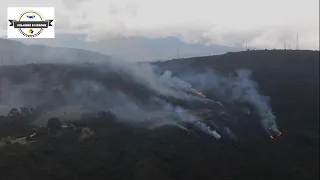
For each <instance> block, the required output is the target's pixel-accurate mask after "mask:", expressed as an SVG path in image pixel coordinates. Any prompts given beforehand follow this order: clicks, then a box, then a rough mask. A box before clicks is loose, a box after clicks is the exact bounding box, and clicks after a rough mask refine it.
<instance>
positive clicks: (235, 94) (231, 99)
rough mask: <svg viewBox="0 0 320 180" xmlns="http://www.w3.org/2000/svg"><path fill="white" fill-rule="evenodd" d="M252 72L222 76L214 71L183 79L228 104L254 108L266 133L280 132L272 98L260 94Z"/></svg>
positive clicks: (239, 72) (238, 71) (243, 71)
mask: <svg viewBox="0 0 320 180" xmlns="http://www.w3.org/2000/svg"><path fill="white" fill-rule="evenodd" d="M250 76H251V71H250V70H245V69H241V70H237V71H236V76H222V75H219V74H218V73H216V72H214V71H210V72H205V73H200V74H197V75H192V76H186V77H184V78H183V79H185V80H186V81H188V82H190V83H191V84H195V86H196V87H199V88H200V89H203V90H206V91H209V89H210V93H212V94H213V95H214V96H215V97H217V98H219V99H221V100H223V101H224V102H227V103H242V104H244V105H249V106H251V107H252V108H253V110H254V111H255V112H256V114H258V115H259V117H260V123H261V125H262V127H263V128H264V129H265V130H266V132H268V133H270V131H274V132H279V130H278V128H277V125H276V116H275V115H274V114H273V112H272V108H271V106H270V104H269V100H270V98H269V97H267V96H263V95H261V94H260V93H259V90H258V85H257V83H255V82H254V81H252V80H251V79H250Z"/></svg>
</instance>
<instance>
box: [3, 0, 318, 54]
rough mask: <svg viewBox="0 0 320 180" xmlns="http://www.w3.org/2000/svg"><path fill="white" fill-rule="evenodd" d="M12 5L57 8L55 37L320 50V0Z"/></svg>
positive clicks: (99, 0)
mask: <svg viewBox="0 0 320 180" xmlns="http://www.w3.org/2000/svg"><path fill="white" fill-rule="evenodd" d="M8 6H54V7H55V14H56V16H55V17H56V18H55V19H56V21H55V22H56V33H72V34H74V33H78V34H85V35H86V36H87V40H91V41H96V40H101V39H108V38H112V37H118V36H143V37H151V38H160V37H165V36H175V37H178V38H180V39H182V40H183V41H185V42H188V43H192V42H200V43H204V44H205V43H209V44H219V45H227V46H244V44H245V42H247V43H248V46H250V47H255V48H282V47H283V46H284V44H285V43H286V44H290V46H291V47H294V46H295V41H296V33H297V32H299V34H300V39H299V40H300V47H301V48H303V49H319V0H28V1H25V0H24V1H22V0H10V1H3V2H1V7H0V13H1V14H0V18H1V19H2V23H1V29H3V31H2V33H5V29H6V26H7V19H6V8H7V7H8Z"/></svg>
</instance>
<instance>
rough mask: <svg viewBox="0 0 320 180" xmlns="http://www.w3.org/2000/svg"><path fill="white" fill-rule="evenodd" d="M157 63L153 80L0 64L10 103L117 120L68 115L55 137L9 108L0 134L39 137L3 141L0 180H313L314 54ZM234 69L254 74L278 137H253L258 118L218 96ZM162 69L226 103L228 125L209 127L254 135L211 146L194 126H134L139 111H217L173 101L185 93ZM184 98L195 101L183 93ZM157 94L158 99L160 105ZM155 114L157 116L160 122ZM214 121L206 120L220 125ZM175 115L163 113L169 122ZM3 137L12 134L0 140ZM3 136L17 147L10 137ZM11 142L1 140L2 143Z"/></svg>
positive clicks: (118, 71) (124, 73) (134, 72)
mask: <svg viewBox="0 0 320 180" xmlns="http://www.w3.org/2000/svg"><path fill="white" fill-rule="evenodd" d="M154 65H156V66H157V67H159V69H156V70H157V71H159V74H162V76H160V77H161V78H159V79H157V78H156V77H157V75H158V74H152V73H150V72H149V69H143V68H142V69H140V68H137V69H135V68H131V67H130V68H129V67H125V68H110V67H109V66H107V67H108V68H107V67H105V66H102V65H101V66H94V65H92V66H87V65H86V66H74V65H52V64H35V65H24V66H5V67H1V68H0V77H6V81H7V82H10V83H7V82H6V83H7V84H9V85H10V86H8V87H9V88H8V87H7V88H8V89H9V90H7V89H4V90H3V91H6V92H7V93H8V94H10V93H11V92H15V93H13V95H12V96H7V97H21V98H12V99H11V100H12V102H24V103H26V102H27V103H29V104H30V105H36V104H37V103H38V102H41V103H42V102H47V103H48V102H49V106H45V105H43V104H40V107H42V108H47V109H54V108H57V107H59V106H65V105H68V104H69V103H71V102H73V103H76V104H83V105H87V106H89V107H91V106H94V105H99V106H100V107H103V108H102V109H104V110H105V109H106V110H110V111H111V112H112V113H115V115H116V116H115V118H114V117H110V116H105V115H103V113H102V115H101V113H100V115H99V117H98V118H97V117H94V116H87V117H85V118H84V120H83V121H82V120H81V121H79V120H77V119H74V120H72V121H71V123H73V125H74V126H75V130H71V131H70V130H68V129H67V130H65V132H63V130H61V131H62V133H61V134H60V135H59V136H52V134H50V133H48V132H50V131H51V129H50V128H51V127H49V125H48V124H47V126H46V127H37V125H36V124H32V123H31V124H29V122H33V121H34V119H36V118H33V117H34V114H37V113H29V115H28V116H26V115H23V113H22V112H23V111H22V110H21V113H20V114H19V112H17V111H14V112H16V115H12V114H14V113H12V111H11V113H9V114H8V115H7V116H0V123H1V124H0V130H1V128H2V132H5V131H3V129H5V130H6V133H9V134H10V135H11V136H12V131H11V132H10V131H9V132H8V129H9V128H8V127H10V128H12V129H14V130H13V131H17V134H16V135H15V136H16V138H19V137H22V134H25V136H26V137H28V138H31V136H29V135H30V134H32V133H33V132H34V129H36V128H38V129H39V130H37V133H38V134H41V133H40V130H43V128H44V131H41V132H42V135H39V137H37V136H36V138H35V139H32V138H31V140H34V141H35V142H33V143H31V144H30V145H25V144H23V143H20V144H19V143H8V144H7V145H3V147H2V148H0V162H1V163H0V174H1V179H4V180H7V179H8V180H9V179H21V180H25V179H48V180H51V179H52V180H53V179H76V180H85V179H136V180H144V179H145V180H147V179H155V180H157V179H159V180H173V179H183V180H193V179H199V180H202V179H204V180H205V179H208V180H209V179H221V180H223V179H225V180H230V179H261V180H269V179H270V180H275V179H281V180H283V179H297V180H300V179H306V180H307V179H308V180H309V179H310V180H313V179H318V178H319V163H318V158H319V110H318V109H319V102H318V100H319V52H318V51H282V50H266V51H247V52H237V53H227V54H224V55H218V56H207V57H194V58H188V59H176V60H170V61H166V62H157V63H154ZM127 68H128V69H127ZM237 69H250V70H251V71H252V75H251V76H252V79H254V80H255V81H256V82H257V84H258V86H259V92H261V94H263V95H265V96H269V97H270V103H271V107H272V111H273V112H274V114H275V116H276V121H277V124H278V127H279V129H280V130H281V132H282V133H283V135H281V136H279V137H276V138H274V139H271V138H268V135H267V134H266V133H262V135H261V136H260V134H257V133H256V132H260V133H261V132H262V131H263V130H262V128H261V127H260V124H259V123H251V122H257V120H258V118H257V117H255V116H254V115H252V114H253V113H252V114H251V113H249V115H248V114H245V113H241V112H238V111H237V110H239V109H241V108H243V107H246V105H243V104H241V105H239V104H237V103H234V104H232V103H231V104H230V102H229V101H227V100H226V99H223V98H224V97H227V96H231V94H228V92H229V91H226V92H227V93H226V95H225V96H217V92H215V91H214V90H215V88H216V83H214V82H216V81H218V80H221V79H222V80H225V79H227V80H230V79H231V80H233V79H236V78H234V76H235V74H236V73H235V71H236V70H237ZM101 70H102V71H101ZM164 70H171V71H172V73H173V74H174V75H177V76H178V77H179V78H180V79H182V80H185V81H186V82H189V83H190V84H191V85H193V87H194V88H196V89H198V90H200V91H201V92H202V93H204V94H205V95H206V96H207V97H206V99H218V100H219V101H220V102H221V103H222V104H223V105H222V107H224V108H223V110H225V109H226V111H225V112H226V113H225V115H226V117H227V118H226V121H215V120H212V121H213V122H214V123H218V122H220V123H221V122H223V123H222V124H224V125H226V126H229V124H228V123H227V122H229V121H231V123H234V121H235V120H234V119H238V121H240V122H243V123H242V125H243V126H242V127H241V128H240V129H241V130H242V131H241V132H242V133H243V134H241V133H240V134H237V135H238V136H239V137H242V136H243V137H246V138H247V137H250V136H253V137H255V138H252V139H254V140H252V141H246V142H242V141H230V140H229V139H224V138H222V139H221V140H217V139H215V138H213V136H211V135H209V134H206V133H204V132H203V131H201V130H199V129H197V128H195V127H194V123H188V122H184V121H182V123H178V124H175V126H172V125H170V123H172V122H170V123H168V124H166V123H164V125H159V123H156V124H155V125H157V126H158V127H156V128H150V127H149V126H148V127H149V128H145V127H144V126H139V123H143V121H141V120H142V118H143V117H145V116H142V114H146V115H147V117H148V118H149V120H152V118H158V117H159V116H160V122H163V120H166V119H161V116H162V115H164V114H162V112H161V111H160V110H165V108H169V109H170V108H172V106H175V105H177V104H178V105H179V106H181V107H183V108H189V107H192V108H194V109H192V108H190V109H191V112H192V113H194V114H205V111H207V110H201V109H200V110H199V108H198V107H197V106H198V104H197V103H199V101H200V102H201V103H199V104H200V105H201V106H205V108H207V109H209V110H211V112H213V114H214V115H215V113H217V112H215V111H214V110H215V109H217V107H218V106H213V104H210V103H207V102H206V101H205V102H206V103H202V102H203V98H202V99H201V98H200V97H197V98H196V99H192V100H189V99H179V97H180V96H179V95H181V94H184V90H185V89H179V88H180V84H179V83H180V81H178V80H177V79H175V78H174V77H170V78H168V76H166V75H168V74H166V73H163V71H164ZM209 70H216V71H218V74H221V76H220V75H217V74H214V75H213V74H210V73H211V72H207V71H209ZM153 76H154V77H153ZM165 77H166V78H168V79H169V80H170V82H171V81H172V82H174V84H169V85H170V88H167V85H168V84H165V85H163V86H160V85H159V84H161V83H159V82H163V81H162V80H168V79H166V78H165ZM219 78H220V79H219ZM150 79H151V80H150ZM149 80H150V81H149ZM159 80H161V81H159ZM169 80H168V81H169ZM173 80H176V81H173ZM166 82H167V81H166ZM236 82H237V81H236ZM240 82H242V81H240ZM157 83H159V84H157ZM172 85H173V87H172ZM232 85H234V84H232ZM17 87H18V88H17ZM84 87H87V88H84ZM181 87H184V86H181ZM10 88H11V89H10ZM82 88H83V89H82ZM245 88H246V86H244V89H245ZM17 89H19V90H21V91H18V90H17ZM176 89H178V90H177V92H178V93H177V94H176V93H171V90H172V91H173V92H176ZM168 90H170V91H168ZM227 90H230V89H227ZM231 90H232V89H231ZM119 92H121V93H123V94H125V96H123V94H120V93H119ZM188 93H189V92H188ZM150 97H151V98H150ZM185 97H194V96H189V95H187V94H185ZM258 97H259V98H261V97H262V96H258ZM153 98H159V99H160V101H159V99H157V100H154V99H153ZM161 98H162V99H161ZM199 99H200V100H199ZM7 100H8V99H7ZM9 100H10V98H9ZM19 100H23V101H19ZM161 100H163V101H164V102H166V103H165V106H160V107H161V108H162V109H161V108H160V109H159V106H156V105H155V104H157V103H158V104H161V102H163V101H161ZM127 102H129V103H127ZM209 102H210V101H209ZM32 103H34V104H32ZM24 105H25V104H24ZM72 105H74V104H72ZM116 105H120V106H121V107H126V108H127V109H125V110H126V111H123V109H121V108H120V109H119V108H118V107H117V108H115V107H116ZM169 105H170V106H169ZM200 105H199V106H200ZM215 105H216V103H215ZM129 107H130V108H129ZM17 108H18V107H17ZM210 108H211V109H210ZM234 109H236V110H234ZM249 109H250V108H249ZM155 110H156V111H155ZM34 111H35V112H37V111H38V109H36V110H34ZM32 112H33V111H32ZM133 112H135V113H133ZM156 112H159V113H158V114H157V116H155V114H156ZM218 112H219V111H218ZM17 114H18V115H17ZM26 114H28V113H26ZM65 114H68V112H64V113H63V112H62V115H65ZM126 114H127V116H128V115H129V116H130V117H128V118H131V119H130V121H129V123H123V121H121V118H122V117H127V116H123V115H126ZM214 115H209V116H210V118H211V119H218V117H217V116H214ZM203 116H205V115H203ZM61 117H63V116H61ZM172 117H173V116H170V114H169V118H172ZM183 117H185V116H183ZM148 118H147V119H148ZM61 119H62V118H61ZM48 122H49V121H48ZM151 122H152V121H151ZM204 122H207V121H204ZM210 122H211V120H210ZM257 124H258V125H257ZM84 126H85V127H88V128H90V129H92V130H93V131H94V132H95V135H94V136H93V137H91V138H88V139H87V140H86V141H79V138H80V137H79V134H81V128H83V127H84ZM17 127H18V128H17ZM230 127H232V126H230ZM46 128H47V129H46ZM59 128H61V127H59ZM186 129H187V130H186ZM59 130H60V129H59ZM218 130H219V128H217V131H218ZM47 131H48V132H47ZM82 131H83V130H82ZM218 132H219V133H220V132H221V131H218ZM235 132H236V133H237V131H235ZM239 132H240V131H239ZM221 134H222V136H224V134H223V133H221ZM5 135H8V134H5V133H3V134H1V136H5ZM258 135H259V136H258ZM7 139H9V141H14V140H11V139H10V137H7ZM7 139H4V140H3V139H2V141H4V142H6V143H7V142H8V140H7ZM19 140H21V139H19ZM1 143H2V142H1V141H0V145H1Z"/></svg>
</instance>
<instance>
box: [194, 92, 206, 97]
mask: <svg viewBox="0 0 320 180" xmlns="http://www.w3.org/2000/svg"><path fill="white" fill-rule="evenodd" d="M195 93H196V94H198V95H200V96H202V97H206V96H205V95H203V94H202V93H201V92H199V91H196V92H195Z"/></svg>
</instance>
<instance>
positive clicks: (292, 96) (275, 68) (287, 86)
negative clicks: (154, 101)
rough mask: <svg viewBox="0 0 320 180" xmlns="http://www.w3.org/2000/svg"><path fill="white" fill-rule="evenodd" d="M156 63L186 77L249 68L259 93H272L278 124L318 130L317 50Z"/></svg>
mask: <svg viewBox="0 0 320 180" xmlns="http://www.w3.org/2000/svg"><path fill="white" fill-rule="evenodd" d="M156 64H157V65H158V66H160V67H161V68H163V69H168V70H171V71H172V72H174V73H175V74H176V75H178V76H179V77H181V78H182V79H185V80H187V81H188V79H190V78H189V77H190V76H195V75H196V74H199V73H200V72H203V71H207V70H210V69H214V70H217V71H219V72H221V73H222V74H229V73H234V72H235V70H236V69H250V70H251V71H252V78H253V79H254V80H255V81H256V82H257V83H258V86H259V89H260V91H261V93H262V94H265V95H267V96H270V97H271V106H272V107H273V110H274V111H275V114H276V116H277V122H278V124H279V126H280V127H282V128H283V129H284V130H285V129H286V130H291V129H292V130H293V129H294V130H293V131H300V130H301V132H304V133H306V132H310V133H311V134H318V133H319V118H318V117H319V110H318V109H319V51H294V50H261V51H246V52H236V53H227V54H224V55H218V56H206V57H195V58H187V59H175V60H171V61H166V62H158V63H156ZM208 81H210V79H208ZM189 82H191V83H193V84H194V85H196V84H197V82H192V81H189ZM207 91H208V90H207ZM211 93H212V92H211ZM205 94H210V91H208V92H205Z"/></svg>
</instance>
